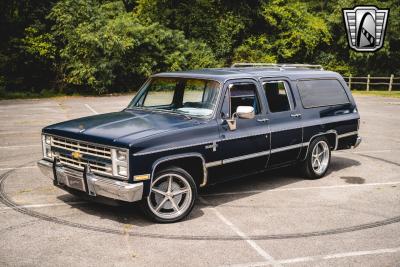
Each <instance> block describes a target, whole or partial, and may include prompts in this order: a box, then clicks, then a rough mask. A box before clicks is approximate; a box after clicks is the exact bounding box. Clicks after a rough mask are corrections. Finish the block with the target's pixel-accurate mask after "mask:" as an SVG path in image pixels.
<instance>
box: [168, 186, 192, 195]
mask: <svg viewBox="0 0 400 267" xmlns="http://www.w3.org/2000/svg"><path fill="white" fill-rule="evenodd" d="M188 191H189V189H188V188H184V189H181V190H177V191H173V192H172V195H173V196H177V195H180V194H183V193H187V192H188Z"/></svg>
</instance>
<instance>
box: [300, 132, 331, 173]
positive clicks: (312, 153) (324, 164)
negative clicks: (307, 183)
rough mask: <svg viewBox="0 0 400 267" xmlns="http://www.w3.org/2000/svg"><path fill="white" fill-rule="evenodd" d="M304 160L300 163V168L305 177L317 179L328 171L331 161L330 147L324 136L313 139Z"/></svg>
mask: <svg viewBox="0 0 400 267" xmlns="http://www.w3.org/2000/svg"><path fill="white" fill-rule="evenodd" d="M308 151H309V152H308V155H307V158H306V160H305V161H304V162H303V163H302V166H301V168H302V170H303V173H304V175H305V176H306V178H308V179H319V178H321V177H323V176H324V175H325V174H326V172H327V171H328V168H329V165H330V161H331V149H330V146H329V142H328V140H327V139H326V138H325V137H318V138H316V139H314V140H313V141H312V142H311V144H310V147H309V150H308Z"/></svg>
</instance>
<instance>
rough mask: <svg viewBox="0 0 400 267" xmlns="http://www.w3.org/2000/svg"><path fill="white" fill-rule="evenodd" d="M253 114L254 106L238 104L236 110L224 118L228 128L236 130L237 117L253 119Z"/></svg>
mask: <svg viewBox="0 0 400 267" xmlns="http://www.w3.org/2000/svg"><path fill="white" fill-rule="evenodd" d="M254 116H255V113H254V108H253V107H252V106H238V107H237V108H236V112H235V113H233V114H232V117H231V118H230V119H227V120H226V123H227V124H228V127H229V130H231V131H234V130H236V128H237V126H236V124H237V123H236V122H237V118H241V119H253V118H254Z"/></svg>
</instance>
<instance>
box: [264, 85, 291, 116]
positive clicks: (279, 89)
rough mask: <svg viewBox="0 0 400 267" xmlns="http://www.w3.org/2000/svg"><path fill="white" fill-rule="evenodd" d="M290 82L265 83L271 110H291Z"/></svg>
mask: <svg viewBox="0 0 400 267" xmlns="http://www.w3.org/2000/svg"><path fill="white" fill-rule="evenodd" d="M288 88H289V87H288V84H287V83H286V82H285V81H273V82H266V83H264V91H265V96H266V97H267V102H268V106H269V110H270V111H271V112H282V111H289V110H291V106H290V101H289V96H288Z"/></svg>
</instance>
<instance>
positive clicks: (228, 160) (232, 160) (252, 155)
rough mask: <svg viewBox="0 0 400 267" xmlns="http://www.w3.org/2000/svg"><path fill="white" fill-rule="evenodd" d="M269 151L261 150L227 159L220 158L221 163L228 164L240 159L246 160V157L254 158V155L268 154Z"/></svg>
mask: <svg viewBox="0 0 400 267" xmlns="http://www.w3.org/2000/svg"><path fill="white" fill-rule="evenodd" d="M269 154H270V151H262V152H257V153H252V154H247V155H243V156H239V157H234V158H229V159H224V160H222V164H228V163H232V162H236V161H241V160H246V159H251V158H256V157H261V156H266V155H269Z"/></svg>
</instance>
